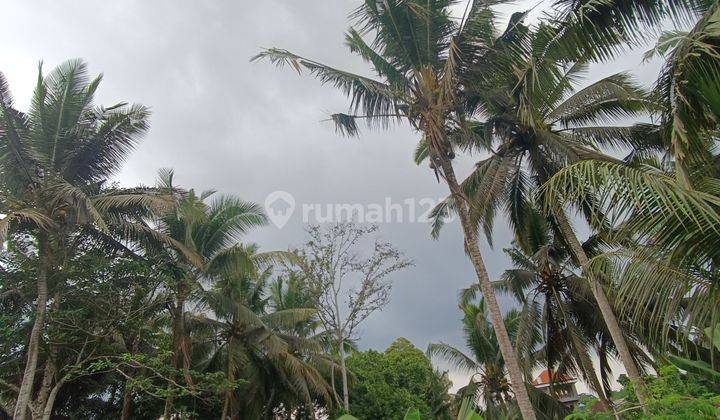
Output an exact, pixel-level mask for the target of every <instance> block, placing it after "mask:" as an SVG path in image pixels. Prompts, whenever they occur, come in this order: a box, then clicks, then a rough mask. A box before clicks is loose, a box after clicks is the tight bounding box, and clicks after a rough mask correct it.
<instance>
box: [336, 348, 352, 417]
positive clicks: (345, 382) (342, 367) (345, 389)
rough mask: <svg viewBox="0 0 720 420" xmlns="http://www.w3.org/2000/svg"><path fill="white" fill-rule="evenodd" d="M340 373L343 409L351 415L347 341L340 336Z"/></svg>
mask: <svg viewBox="0 0 720 420" xmlns="http://www.w3.org/2000/svg"><path fill="white" fill-rule="evenodd" d="M338 344H339V347H340V373H341V375H342V387H343V408H345V412H346V413H350V394H349V392H348V378H347V367H346V366H345V339H344V338H343V337H342V336H340V342H339V343H338Z"/></svg>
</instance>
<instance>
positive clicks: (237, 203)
mask: <svg viewBox="0 0 720 420" xmlns="http://www.w3.org/2000/svg"><path fill="white" fill-rule="evenodd" d="M173 183H174V173H173V172H172V171H171V170H163V171H161V172H160V179H159V188H161V189H170V190H177V188H176V187H175V186H174V184H173ZM214 193H215V192H214V191H205V192H202V193H201V194H199V195H198V194H197V193H196V192H195V191H194V190H192V189H191V190H189V191H187V192H183V193H182V197H181V198H180V201H179V204H178V206H177V209H176V210H175V211H173V212H168V213H166V214H165V215H164V216H162V217H161V218H159V219H158V220H157V221H156V226H157V227H156V228H157V230H158V231H159V232H161V233H162V234H163V235H165V236H167V237H169V238H173V239H174V240H175V241H176V242H178V243H181V244H183V245H184V246H185V248H186V249H188V250H191V251H192V252H193V254H195V255H198V256H199V257H200V258H199V260H194V259H189V258H187V256H186V255H185V254H183V253H181V252H178V251H177V250H176V249H175V248H174V247H163V248H162V249H161V250H159V252H161V253H162V255H164V258H165V260H166V262H167V267H168V268H167V269H166V278H167V285H166V287H167V288H168V289H169V290H170V291H171V294H172V304H171V311H170V312H171V318H172V326H171V331H172V337H173V340H172V342H173V346H172V348H173V362H172V365H173V366H175V367H176V368H178V369H181V370H182V371H183V373H184V379H185V381H186V382H187V384H188V385H190V386H192V378H191V375H190V368H191V366H190V364H191V347H192V338H191V337H190V335H189V334H188V330H187V328H186V323H187V322H189V320H188V317H192V316H193V314H192V313H190V312H188V310H187V309H188V304H192V303H194V302H196V301H197V300H198V299H199V298H200V297H201V296H202V294H203V293H204V292H205V289H204V287H203V283H211V284H212V282H214V281H217V280H218V279H219V278H221V277H222V276H226V275H229V274H228V273H231V274H232V273H236V272H237V273H242V272H246V271H252V270H254V269H256V268H257V266H259V265H262V264H264V263H266V262H268V261H270V260H272V259H273V258H276V257H278V256H279V254H277V253H255V252H254V247H247V246H244V245H242V244H240V243H239V242H238V241H239V239H240V237H241V236H242V235H243V234H245V233H247V232H248V231H249V230H250V229H252V228H255V227H259V226H263V225H264V224H266V223H267V219H266V216H265V214H264V213H263V211H262V209H261V208H260V206H258V205H257V204H254V203H248V202H243V201H241V200H239V199H237V198H235V197H231V196H221V197H218V198H216V199H214V200H213V201H211V202H210V203H209V204H208V203H206V200H207V199H208V198H209V197H211V196H212V195H213V194H214ZM172 404H173V402H172V398H168V400H167V404H166V414H167V415H170V414H171V412H172Z"/></svg>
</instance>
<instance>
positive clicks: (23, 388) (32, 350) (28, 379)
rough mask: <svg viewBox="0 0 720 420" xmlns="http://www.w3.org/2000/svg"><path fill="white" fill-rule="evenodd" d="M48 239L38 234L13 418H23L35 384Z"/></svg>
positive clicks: (45, 292)
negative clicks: (31, 316)
mask: <svg viewBox="0 0 720 420" xmlns="http://www.w3.org/2000/svg"><path fill="white" fill-rule="evenodd" d="M48 246H49V244H48V239H47V236H46V235H45V234H44V233H41V234H39V235H38V272H37V300H36V302H35V322H34V323H33V328H32V331H31V332H30V339H29V341H28V350H27V361H26V362H25V371H24V372H23V377H22V383H21V384H20V390H19V391H18V398H17V402H16V403H15V412H14V414H13V418H14V419H16V420H23V419H25V415H26V413H27V407H28V403H29V402H30V399H31V397H32V393H33V388H34V385H35V370H36V368H37V361H38V354H39V352H40V335H41V333H42V330H43V327H44V326H45V312H46V310H47V307H46V306H47V295H48V289H47V271H48V257H49V256H48Z"/></svg>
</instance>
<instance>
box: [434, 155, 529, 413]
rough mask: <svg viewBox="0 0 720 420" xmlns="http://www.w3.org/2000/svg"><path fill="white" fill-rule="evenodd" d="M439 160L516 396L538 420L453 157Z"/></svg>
mask: <svg viewBox="0 0 720 420" xmlns="http://www.w3.org/2000/svg"><path fill="white" fill-rule="evenodd" d="M439 160H440V164H441V168H442V172H443V175H444V177H445V181H446V182H447V185H448V187H449V189H450V194H451V195H452V197H453V199H454V200H455V203H456V207H457V213H458V216H459V217H460V224H461V226H462V230H463V234H464V236H465V250H466V252H467V253H468V255H469V256H470V261H471V262H472V264H473V267H474V268H475V274H476V275H477V278H478V281H479V283H480V290H481V291H482V294H483V296H484V297H485V302H486V303H487V305H488V312H489V313H490V321H491V322H492V325H493V330H494V331H495V336H496V337H497V340H498V344H499V345H500V352H501V353H502V356H503V360H504V361H505V365H506V366H507V369H508V372H509V373H510V381H511V382H512V385H513V391H514V392H515V397H516V398H517V402H518V407H519V408H520V413H521V414H522V417H523V419H525V420H535V411H534V410H533V407H532V404H531V403H530V395H529V394H528V392H527V389H526V388H525V380H524V378H523V375H522V371H521V369H520V364H519V363H518V360H517V358H516V357H515V351H514V349H513V345H512V342H511V341H510V336H509V335H508V332H507V329H506V328H505V324H504V323H503V317H502V313H501V312H500V306H499V305H498V302H497V299H496V298H495V292H494V291H493V288H492V284H491V283H490V277H489V276H488V273H487V270H486V268H485V262H484V261H483V258H482V254H481V253H480V247H479V245H478V239H477V233H476V231H475V228H474V227H473V226H472V224H471V223H470V217H469V213H468V209H467V207H466V202H465V198H464V196H463V194H462V192H461V190H460V185H459V184H458V181H457V178H456V177H455V170H454V169H453V166H452V163H451V162H450V160H449V158H447V157H446V156H441V157H440V158H439Z"/></svg>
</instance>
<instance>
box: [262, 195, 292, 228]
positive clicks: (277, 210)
mask: <svg viewBox="0 0 720 420" xmlns="http://www.w3.org/2000/svg"><path fill="white" fill-rule="evenodd" d="M293 211H295V198H293V196H292V195H291V194H290V193H289V192H285V191H274V192H272V193H270V195H268V196H267V198H266V199H265V212H266V213H267V215H268V218H270V221H271V222H272V223H273V224H274V225H275V226H277V228H278V229H282V228H283V226H285V225H286V224H287V222H288V221H289V220H290V217H291V216H292V214H293Z"/></svg>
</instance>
